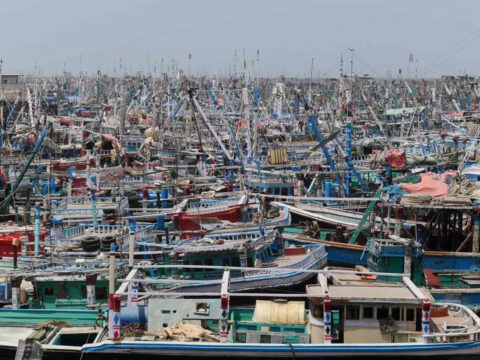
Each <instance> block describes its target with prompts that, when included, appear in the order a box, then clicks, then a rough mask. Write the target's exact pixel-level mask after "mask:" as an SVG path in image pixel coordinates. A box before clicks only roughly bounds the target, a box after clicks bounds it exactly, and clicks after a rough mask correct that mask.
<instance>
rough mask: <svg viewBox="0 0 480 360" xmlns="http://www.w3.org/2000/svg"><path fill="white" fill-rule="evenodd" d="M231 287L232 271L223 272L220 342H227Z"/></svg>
mask: <svg viewBox="0 0 480 360" xmlns="http://www.w3.org/2000/svg"><path fill="white" fill-rule="evenodd" d="M229 285H230V270H228V269H227V270H225V271H224V272H223V278H222V287H221V290H220V294H221V295H220V306H221V309H222V313H221V315H220V342H221V343H226V342H227V335H228V312H229V307H230V295H229V293H228V287H229Z"/></svg>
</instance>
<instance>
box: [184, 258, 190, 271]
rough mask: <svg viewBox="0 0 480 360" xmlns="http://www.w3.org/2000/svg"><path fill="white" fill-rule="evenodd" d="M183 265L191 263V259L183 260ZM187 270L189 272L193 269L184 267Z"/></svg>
mask: <svg viewBox="0 0 480 360" xmlns="http://www.w3.org/2000/svg"><path fill="white" fill-rule="evenodd" d="M183 265H190V260H183ZM184 270H185V272H187V273H189V272H190V271H192V269H190V268H185V269H184Z"/></svg>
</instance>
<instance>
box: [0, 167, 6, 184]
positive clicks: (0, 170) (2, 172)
mask: <svg viewBox="0 0 480 360" xmlns="http://www.w3.org/2000/svg"><path fill="white" fill-rule="evenodd" d="M0 178H1V179H2V185H3V188H4V189H5V188H6V187H7V175H5V171H4V170H3V166H0Z"/></svg>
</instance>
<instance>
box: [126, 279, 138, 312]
mask: <svg viewBox="0 0 480 360" xmlns="http://www.w3.org/2000/svg"><path fill="white" fill-rule="evenodd" d="M128 306H133V307H137V306H138V280H132V281H130V282H129V283H128Z"/></svg>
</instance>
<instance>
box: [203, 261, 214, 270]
mask: <svg viewBox="0 0 480 360" xmlns="http://www.w3.org/2000/svg"><path fill="white" fill-rule="evenodd" d="M205 265H206V266H213V259H205ZM205 271H213V269H205Z"/></svg>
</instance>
